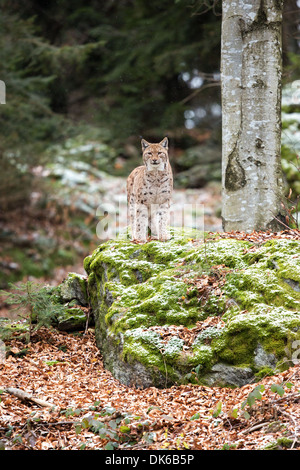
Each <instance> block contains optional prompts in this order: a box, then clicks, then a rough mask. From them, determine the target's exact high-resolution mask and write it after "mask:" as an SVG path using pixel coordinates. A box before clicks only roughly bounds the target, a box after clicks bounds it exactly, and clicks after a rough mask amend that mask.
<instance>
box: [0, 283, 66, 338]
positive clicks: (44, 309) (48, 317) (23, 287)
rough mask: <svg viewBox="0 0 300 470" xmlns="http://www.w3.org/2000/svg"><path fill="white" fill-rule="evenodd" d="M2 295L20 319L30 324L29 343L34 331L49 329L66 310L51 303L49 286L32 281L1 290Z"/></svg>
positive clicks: (11, 285)
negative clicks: (42, 327)
mask: <svg viewBox="0 0 300 470" xmlns="http://www.w3.org/2000/svg"><path fill="white" fill-rule="evenodd" d="M0 295H1V296H3V297H4V299H5V302H6V303H7V304H8V305H12V306H14V308H13V310H14V311H16V312H17V314H18V316H19V317H20V318H22V319H24V320H26V322H28V342H30V340H31V335H32V332H33V330H34V329H36V330H37V329H39V328H40V327H41V326H48V327H49V326H50V325H51V324H52V323H53V321H54V320H55V319H56V318H57V316H58V315H59V314H60V313H62V312H63V310H64V306H63V305H59V304H54V303H53V302H52V301H51V298H50V292H49V288H48V287H47V286H41V285H40V284H37V283H34V282H32V281H28V282H26V283H18V284H9V290H7V291H6V290H1V291H0Z"/></svg>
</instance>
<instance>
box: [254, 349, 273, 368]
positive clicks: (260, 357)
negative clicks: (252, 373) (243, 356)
mask: <svg viewBox="0 0 300 470" xmlns="http://www.w3.org/2000/svg"><path fill="white" fill-rule="evenodd" d="M276 362H277V361H276V357H275V356H274V354H272V353H270V354H268V353H267V352H266V351H265V350H264V348H263V347H262V345H261V344H258V345H257V348H256V349H255V351H254V364H255V366H256V367H257V368H258V369H261V368H263V367H271V368H272V369H274V368H275V366H276Z"/></svg>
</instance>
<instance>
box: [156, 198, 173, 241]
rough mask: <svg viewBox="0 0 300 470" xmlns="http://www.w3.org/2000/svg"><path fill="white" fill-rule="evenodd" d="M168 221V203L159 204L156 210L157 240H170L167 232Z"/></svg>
mask: <svg viewBox="0 0 300 470" xmlns="http://www.w3.org/2000/svg"><path fill="white" fill-rule="evenodd" d="M169 219H170V202H169V201H168V202H164V203H163V204H160V205H159V207H158V209H157V224H158V238H159V240H161V241H166V240H170V238H171V236H170V233H169V231H168V225H169Z"/></svg>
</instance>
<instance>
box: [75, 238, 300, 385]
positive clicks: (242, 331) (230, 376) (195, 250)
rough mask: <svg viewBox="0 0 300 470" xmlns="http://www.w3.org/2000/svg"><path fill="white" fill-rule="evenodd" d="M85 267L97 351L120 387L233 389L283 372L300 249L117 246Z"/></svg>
mask: <svg viewBox="0 0 300 470" xmlns="http://www.w3.org/2000/svg"><path fill="white" fill-rule="evenodd" d="M84 266H85V269H86V271H87V274H88V283H87V285H88V291H89V300H90V305H91V308H92V311H93V315H94V320H95V335H96V341H97V345H98V347H99V348H100V350H101V352H102V355H103V360H104V364H105V366H106V367H107V368H108V369H109V370H110V371H111V372H112V374H113V375H114V376H115V377H116V378H117V379H119V380H120V381H121V382H123V383H126V384H128V385H129V384H130V385H135V386H139V387H146V386H151V385H154V386H158V387H166V386H169V385H172V384H174V383H187V382H194V383H204V384H208V385H227V386H239V385H242V384H244V383H247V382H249V381H253V380H255V377H256V375H257V376H259V375H260V374H261V373H262V371H263V370H268V371H269V372H270V373H271V372H272V371H275V370H276V367H279V365H281V367H285V366H286V367H287V366H289V365H290V363H288V362H287V358H286V349H287V344H288V343H289V342H291V341H293V340H294V339H297V338H298V337H300V336H299V335H300V333H299V332H300V315H299V311H300V292H299V290H298V283H299V280H300V242H299V241H295V240H288V239H272V240H271V241H267V242H265V243H262V244H259V245H258V244H254V243H251V242H250V241H244V240H237V239H229V238H228V239H226V238H219V237H218V236H217V235H216V236H215V237H212V236H211V237H210V238H209V240H204V238H203V234H202V235H200V236H199V237H198V238H195V239H191V238H190V237H188V236H184V233H183V234H182V236H175V237H174V238H172V239H171V240H170V241H168V242H165V243H162V242H159V241H154V240H152V241H149V242H148V243H145V244H143V245H137V244H134V243H132V242H130V241H129V240H124V239H123V240H118V239H116V240H110V241H108V242H106V243H104V244H102V245H100V246H99V247H98V248H97V249H96V250H95V251H94V253H93V254H92V255H90V256H89V257H88V258H86V260H85V263H84ZM234 372H236V373H234ZM234 377H235V378H234Z"/></svg>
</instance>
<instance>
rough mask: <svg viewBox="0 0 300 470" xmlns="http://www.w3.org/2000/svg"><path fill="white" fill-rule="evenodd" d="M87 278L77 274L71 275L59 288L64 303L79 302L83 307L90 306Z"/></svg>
mask: <svg viewBox="0 0 300 470" xmlns="http://www.w3.org/2000/svg"><path fill="white" fill-rule="evenodd" d="M86 281H87V278H86V276H84V275H82V274H77V273H69V274H68V276H67V278H66V279H65V280H64V281H63V283H62V284H60V286H59V294H60V297H61V299H62V301H63V302H70V301H71V300H74V299H75V300H77V301H78V303H79V304H80V305H82V306H87V305H88V299H87V289H86Z"/></svg>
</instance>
